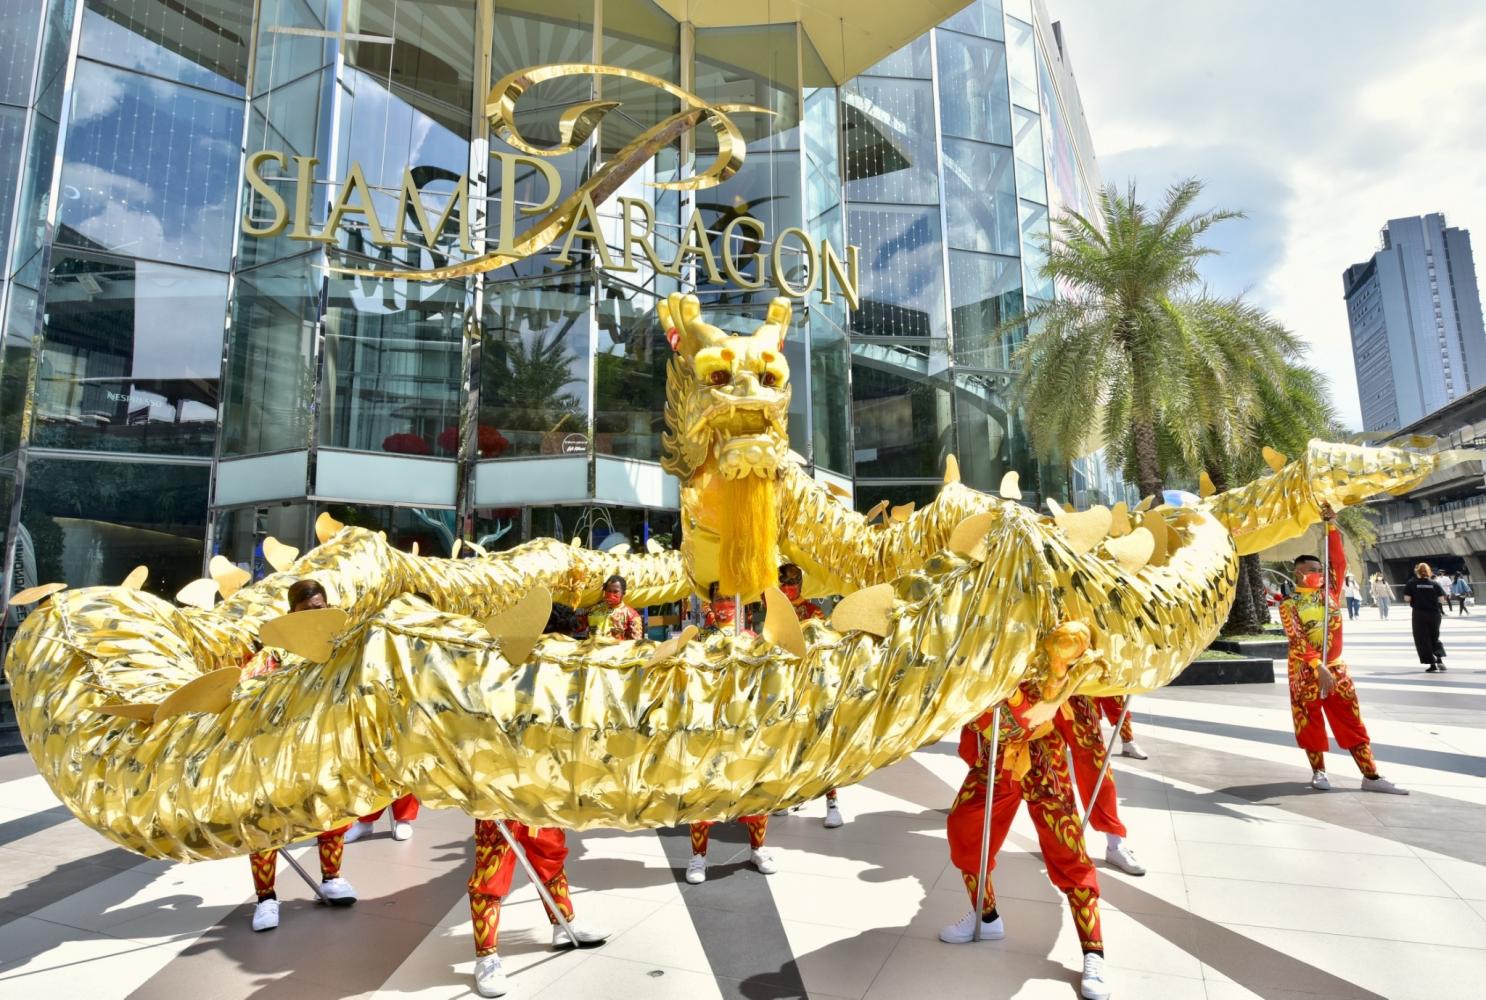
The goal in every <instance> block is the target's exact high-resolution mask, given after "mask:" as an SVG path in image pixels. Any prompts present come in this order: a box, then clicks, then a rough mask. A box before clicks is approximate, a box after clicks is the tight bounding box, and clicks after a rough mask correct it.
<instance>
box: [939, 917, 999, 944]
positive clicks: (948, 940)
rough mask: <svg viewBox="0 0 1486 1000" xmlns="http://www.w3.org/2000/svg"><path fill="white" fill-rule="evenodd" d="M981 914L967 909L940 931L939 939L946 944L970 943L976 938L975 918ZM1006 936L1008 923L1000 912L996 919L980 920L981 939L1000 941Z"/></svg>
mask: <svg viewBox="0 0 1486 1000" xmlns="http://www.w3.org/2000/svg"><path fill="white" fill-rule="evenodd" d="M978 916H979V914H978V913H976V912H975V911H974V910H966V911H965V915H964V916H963V917H961V918H960V919H959V920H956V921H955V922H954V923H952V924H950V925H949V926H948V927H945V928H944V929H943V930H941V931H940V932H939V940H941V941H943V942H944V943H945V944H969V943H970V942H972V941H974V940H975V920H976V918H977V917H978ZM1004 937H1006V924H1005V922H1004V921H1002V919H1001V917H1000V915H999V914H998V915H997V917H996V919H995V920H982V921H981V922H980V939H981V940H982V941H1000V940H1001V939H1002V938H1004Z"/></svg>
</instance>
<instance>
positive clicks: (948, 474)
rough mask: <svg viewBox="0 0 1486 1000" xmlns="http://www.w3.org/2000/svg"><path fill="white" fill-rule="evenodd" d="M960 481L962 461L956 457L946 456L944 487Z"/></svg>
mask: <svg viewBox="0 0 1486 1000" xmlns="http://www.w3.org/2000/svg"><path fill="white" fill-rule="evenodd" d="M959 481H960V460H959V459H958V458H955V457H954V455H945V456H944V485H945V486H948V485H949V484H950V483H958V482H959Z"/></svg>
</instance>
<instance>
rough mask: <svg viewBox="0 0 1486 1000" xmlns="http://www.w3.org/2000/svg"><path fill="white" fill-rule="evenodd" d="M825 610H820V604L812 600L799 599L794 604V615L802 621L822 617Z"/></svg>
mask: <svg viewBox="0 0 1486 1000" xmlns="http://www.w3.org/2000/svg"><path fill="white" fill-rule="evenodd" d="M825 616H826V615H825V612H824V611H822V610H820V605H819V604H816V603H815V602H814V601H800V602H798V603H797V604H795V617H796V618H798V619H800V621H802V622H808V621H809V620H810V619H812V618H824V617H825Z"/></svg>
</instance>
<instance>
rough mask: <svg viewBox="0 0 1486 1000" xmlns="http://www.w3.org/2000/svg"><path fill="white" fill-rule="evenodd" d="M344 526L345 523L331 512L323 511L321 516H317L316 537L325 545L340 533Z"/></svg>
mask: <svg viewBox="0 0 1486 1000" xmlns="http://www.w3.org/2000/svg"><path fill="white" fill-rule="evenodd" d="M344 527H345V525H344V524H341V523H340V522H339V521H337V520H336V519H335V518H333V517H331V516H330V514H329V512H325V513H322V514H321V515H320V516H319V517H317V518H315V537H316V538H317V539H319V540H320V544H321V545H324V544H325V543H326V542H328V541H330V540H331V539H332V538H334V537H335V536H336V535H338V534H340V531H341V529H342V528H344Z"/></svg>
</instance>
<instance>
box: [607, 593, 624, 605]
mask: <svg viewBox="0 0 1486 1000" xmlns="http://www.w3.org/2000/svg"><path fill="white" fill-rule="evenodd" d="M623 600H624V595H623V594H616V593H614V591H612V590H606V591H604V603H605V604H607V605H609V607H611V608H617V607H619V604H620V602H621V601H623Z"/></svg>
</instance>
